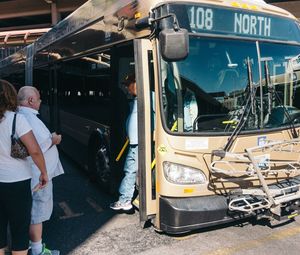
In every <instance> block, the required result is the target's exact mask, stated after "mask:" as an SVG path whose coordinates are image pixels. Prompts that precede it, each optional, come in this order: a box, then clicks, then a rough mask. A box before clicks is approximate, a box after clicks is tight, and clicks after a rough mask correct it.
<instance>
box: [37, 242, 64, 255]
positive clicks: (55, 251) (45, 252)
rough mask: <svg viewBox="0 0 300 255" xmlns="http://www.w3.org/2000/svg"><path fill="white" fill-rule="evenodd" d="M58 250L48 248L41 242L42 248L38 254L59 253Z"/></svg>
mask: <svg viewBox="0 0 300 255" xmlns="http://www.w3.org/2000/svg"><path fill="white" fill-rule="evenodd" d="M59 254H60V252H59V251H58V250H49V249H47V248H46V245H45V244H43V250H42V252H41V253H40V255H59Z"/></svg>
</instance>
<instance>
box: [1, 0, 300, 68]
mask: <svg viewBox="0 0 300 255" xmlns="http://www.w3.org/2000/svg"><path fill="white" fill-rule="evenodd" d="M168 3H170V4H176V3H181V4H182V3H183V1H182V0H172V1H170V0H111V1H107V0H90V1H88V2H86V3H85V4H83V5H82V6H81V7H79V8H78V9H77V10H75V11H74V12H73V13H72V14H70V15H69V16H68V17H67V18H65V19H64V20H62V21H61V22H59V23H58V24H57V25H55V26H54V27H53V28H52V29H51V30H50V31H49V32H47V33H46V34H44V35H43V36H41V37H40V38H39V39H38V40H37V41H36V42H34V43H33V45H32V46H30V51H33V52H35V53H42V54H40V55H41V58H40V59H42V58H44V59H45V55H46V54H47V53H49V52H50V53H52V56H53V57H54V60H55V59H61V58H64V57H68V55H72V54H73V55H74V54H75V55H76V54H78V53H79V52H83V51H84V49H83V48H80V47H79V46H78V45H80V43H81V44H84V45H85V47H86V48H87V44H88V43H89V44H88V47H89V48H90V49H92V48H93V47H94V48H95V47H96V43H97V45H98V47H99V45H100V46H104V45H109V44H112V43H116V42H121V41H126V40H130V39H133V38H138V37H143V36H146V35H148V34H149V33H150V29H149V28H146V29H140V30H138V29H137V28H136V27H135V23H136V20H137V19H141V18H144V17H148V16H149V12H150V11H151V10H152V9H153V8H156V7H159V6H161V5H165V4H168ZM187 3H192V4H193V3H203V4H210V5H217V6H220V7H221V6H223V7H227V8H236V9H244V10H248V11H254V12H264V13H268V14H272V15H276V16H282V17H285V18H286V17H288V18H291V19H295V20H296V18H295V17H294V16H293V15H292V14H290V13H289V12H287V11H285V10H283V9H281V8H278V7H275V6H272V5H269V4H267V3H265V2H264V1H262V0H188V1H187ZM82 38H85V39H82ZM86 38H89V39H88V40H86ZM99 38H102V39H101V40H102V41H101V40H100V42H99ZM80 40H83V41H81V42H80ZM93 42H95V43H94V44H93ZM76 47H77V48H76ZM78 47H79V48H78ZM27 52H29V49H28V48H25V49H23V50H21V51H20V52H18V53H17V54H15V55H13V56H10V57H8V58H7V59H5V60H3V61H1V62H0V68H2V67H3V66H6V65H9V64H11V63H13V62H17V61H18V60H21V61H23V62H24V59H26V54H27ZM24 54H25V55H24ZM64 54H65V56H63V55H64ZM27 55H28V54H27ZM36 59H38V58H36Z"/></svg>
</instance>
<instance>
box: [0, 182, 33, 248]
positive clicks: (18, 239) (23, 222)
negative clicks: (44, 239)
mask: <svg viewBox="0 0 300 255" xmlns="http://www.w3.org/2000/svg"><path fill="white" fill-rule="evenodd" d="M31 203H32V198H31V189H30V180H25V181H20V182H14V183H3V182H0V249H1V248H4V247H6V246H7V226H8V224H9V226H10V232H11V239H12V247H11V248H12V250H13V251H22V250H26V249H28V244H29V225H30V218H31Z"/></svg>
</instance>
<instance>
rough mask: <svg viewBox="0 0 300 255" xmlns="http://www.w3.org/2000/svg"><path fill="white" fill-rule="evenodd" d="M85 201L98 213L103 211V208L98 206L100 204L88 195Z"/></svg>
mask: <svg viewBox="0 0 300 255" xmlns="http://www.w3.org/2000/svg"><path fill="white" fill-rule="evenodd" d="M86 202H87V203H88V204H89V205H90V206H91V207H92V208H93V209H94V210H95V211H96V212H98V213H100V212H103V208H102V207H101V206H100V205H98V204H97V203H96V202H95V200H93V199H92V198H90V197H87V198H86Z"/></svg>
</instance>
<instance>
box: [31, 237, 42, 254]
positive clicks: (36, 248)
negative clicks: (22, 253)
mask: <svg viewBox="0 0 300 255" xmlns="http://www.w3.org/2000/svg"><path fill="white" fill-rule="evenodd" d="M42 250H43V244H42V240H40V241H38V242H31V254H32V255H39V254H41V253H42Z"/></svg>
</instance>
